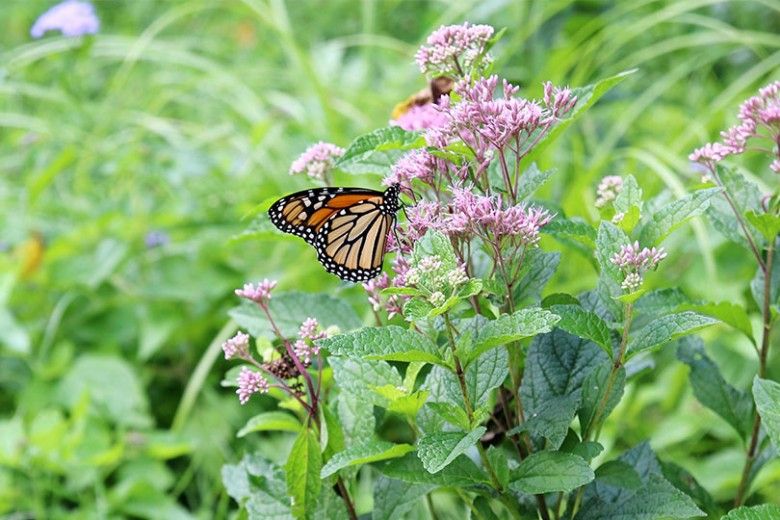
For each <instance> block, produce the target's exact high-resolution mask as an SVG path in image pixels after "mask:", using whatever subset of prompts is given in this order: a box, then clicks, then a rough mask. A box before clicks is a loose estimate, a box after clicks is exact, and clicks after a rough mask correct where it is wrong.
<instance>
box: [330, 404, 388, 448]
mask: <svg viewBox="0 0 780 520" xmlns="http://www.w3.org/2000/svg"><path fill="white" fill-rule="evenodd" d="M336 409H337V412H338V417H339V420H340V423H341V427H342V431H343V432H344V443H345V444H346V445H352V444H359V443H360V442H361V441H363V440H365V439H369V438H373V437H374V427H375V422H376V420H375V419H374V406H373V404H372V403H371V402H370V401H369V400H367V399H365V398H364V396H362V395H360V394H351V393H347V392H343V393H341V394H339V396H338V398H337V408H336ZM328 437H329V441H330V438H332V437H333V436H332V435H328Z"/></svg>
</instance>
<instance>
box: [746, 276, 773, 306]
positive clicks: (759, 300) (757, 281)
mask: <svg viewBox="0 0 780 520" xmlns="http://www.w3.org/2000/svg"><path fill="white" fill-rule="evenodd" d="M764 287H765V284H764V271H763V270H761V269H760V268H759V269H757V270H756V276H754V277H753V280H752V281H751V282H750V291H751V292H752V293H753V299H754V300H755V302H756V305H757V306H758V308H759V309H763V308H764ZM769 304H770V305H780V268H773V269H772V280H771V281H770V284H769Z"/></svg>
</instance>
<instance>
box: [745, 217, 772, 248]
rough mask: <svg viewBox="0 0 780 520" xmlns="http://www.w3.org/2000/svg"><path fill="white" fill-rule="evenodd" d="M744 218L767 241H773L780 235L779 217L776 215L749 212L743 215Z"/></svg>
mask: <svg viewBox="0 0 780 520" xmlns="http://www.w3.org/2000/svg"><path fill="white" fill-rule="evenodd" d="M745 218H747V220H748V222H750V223H751V224H752V225H753V227H754V228H756V229H757V230H758V231H759V232H760V233H761V234H762V235H764V238H766V239H767V241H769V240H773V239H774V238H775V237H776V236H777V235H778V233H780V216H778V215H772V214H770V213H757V212H755V211H752V210H751V211H748V212H747V213H745Z"/></svg>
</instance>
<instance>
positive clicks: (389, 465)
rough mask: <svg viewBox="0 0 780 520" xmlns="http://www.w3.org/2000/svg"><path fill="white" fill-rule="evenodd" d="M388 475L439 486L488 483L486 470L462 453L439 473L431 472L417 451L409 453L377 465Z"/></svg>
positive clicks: (407, 480) (464, 485)
mask: <svg viewBox="0 0 780 520" xmlns="http://www.w3.org/2000/svg"><path fill="white" fill-rule="evenodd" d="M377 468H378V469H379V471H381V472H382V473H383V474H385V475H387V476H388V477H391V478H395V479H398V480H403V481H404V482H414V483H418V484H435V485H438V486H453V487H455V486H458V487H466V486H475V485H482V484H488V483H489V482H490V480H489V479H488V477H487V475H486V474H485V472H483V471H482V470H481V469H480V468H478V467H477V466H476V465H475V464H474V463H473V462H472V461H471V459H469V458H468V457H466V456H465V455H461V456H460V457H456V458H455V459H453V460H452V462H450V464H449V465H448V466H447V467H445V468H444V469H442V470H441V471H439V472H437V473H429V472H428V471H426V469H425V467H424V466H423V463H422V461H421V460H420V459H419V457H418V455H417V454H416V453H409V454H407V455H405V456H403V457H401V458H400V459H393V460H391V461H389V462H386V463H385V464H382V465H379V466H377Z"/></svg>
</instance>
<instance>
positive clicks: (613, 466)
mask: <svg viewBox="0 0 780 520" xmlns="http://www.w3.org/2000/svg"><path fill="white" fill-rule="evenodd" d="M596 480H598V481H599V482H603V483H605V484H609V485H610V486H615V487H620V488H625V489H637V488H638V487H640V486H641V485H642V479H640V478H639V475H638V474H637V472H636V470H635V469H634V468H633V467H632V466H631V465H630V464H628V463H627V462H624V461H622V460H609V461H607V462H605V463H604V464H602V465H601V466H599V467H598V469H597V470H596Z"/></svg>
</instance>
